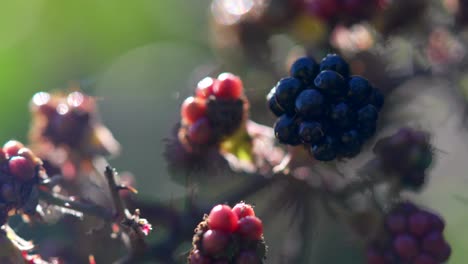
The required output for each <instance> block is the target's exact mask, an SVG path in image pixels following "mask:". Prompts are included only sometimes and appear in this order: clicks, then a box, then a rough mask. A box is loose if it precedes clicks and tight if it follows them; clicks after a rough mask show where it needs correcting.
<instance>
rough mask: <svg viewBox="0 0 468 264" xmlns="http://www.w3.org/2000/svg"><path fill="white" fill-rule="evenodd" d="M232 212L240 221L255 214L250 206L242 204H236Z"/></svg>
mask: <svg viewBox="0 0 468 264" xmlns="http://www.w3.org/2000/svg"><path fill="white" fill-rule="evenodd" d="M232 211H233V212H234V213H235V214H236V215H237V217H238V218H239V219H242V218H244V217H246V216H255V212H254V210H253V208H252V206H251V205H250V204H246V203H244V202H241V203H238V204H236V205H235V206H234V207H233V208H232Z"/></svg>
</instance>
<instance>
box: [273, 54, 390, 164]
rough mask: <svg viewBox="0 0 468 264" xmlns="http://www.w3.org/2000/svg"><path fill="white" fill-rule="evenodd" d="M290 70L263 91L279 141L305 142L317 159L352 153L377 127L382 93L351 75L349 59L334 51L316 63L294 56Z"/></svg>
mask: <svg viewBox="0 0 468 264" xmlns="http://www.w3.org/2000/svg"><path fill="white" fill-rule="evenodd" d="M290 76H291V77H287V78H283V79H281V80H280V81H279V82H278V83H277V84H276V86H275V87H273V89H272V90H271V91H270V93H269V95H268V96H267V100H268V105H269V107H270V110H271V111H272V112H273V113H274V114H275V115H276V116H277V117H279V119H278V120H277V122H276V124H275V136H276V138H277V139H278V140H279V141H280V143H283V144H288V145H292V146H296V145H300V144H304V145H305V146H307V147H309V148H310V152H311V154H312V155H313V156H314V158H315V159H317V160H320V161H331V160H334V159H336V158H341V157H344V158H352V157H354V156H356V155H357V154H359V152H360V151H361V146H362V145H363V143H364V142H365V141H366V140H367V139H368V138H370V137H372V136H373V135H374V133H375V131H376V126H377V119H378V116H379V111H380V109H381V107H382V106H383V103H384V97H383V94H382V93H381V92H380V91H379V90H377V89H375V88H373V87H372V85H371V84H370V83H369V82H368V81H367V80H366V79H365V78H363V77H361V76H350V69H349V65H348V63H346V61H345V60H344V59H343V58H341V57H340V56H338V55H336V54H329V55H327V56H326V57H325V58H324V59H323V60H322V62H321V63H320V64H317V63H316V62H315V60H314V59H312V58H310V57H303V58H299V59H298V60H296V61H295V62H294V63H293V65H292V66H291V70H290Z"/></svg>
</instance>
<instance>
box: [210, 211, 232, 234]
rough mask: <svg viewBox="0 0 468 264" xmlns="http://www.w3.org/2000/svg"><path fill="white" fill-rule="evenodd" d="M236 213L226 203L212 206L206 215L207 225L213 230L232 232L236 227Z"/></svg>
mask: <svg viewBox="0 0 468 264" xmlns="http://www.w3.org/2000/svg"><path fill="white" fill-rule="evenodd" d="M237 221H238V218H237V215H236V214H235V213H234V212H232V210H231V207H229V206H227V205H221V204H220V205H217V206H215V207H213V209H212V210H211V212H210V214H209V215H208V226H209V227H210V228H211V229H213V230H221V231H225V232H228V233H232V232H234V231H235V230H236V229H237V226H238V224H237Z"/></svg>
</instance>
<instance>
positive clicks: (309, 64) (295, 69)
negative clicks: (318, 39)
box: [290, 57, 319, 85]
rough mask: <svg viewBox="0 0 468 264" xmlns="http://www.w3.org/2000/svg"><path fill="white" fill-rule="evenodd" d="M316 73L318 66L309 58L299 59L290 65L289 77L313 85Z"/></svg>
mask: <svg viewBox="0 0 468 264" xmlns="http://www.w3.org/2000/svg"><path fill="white" fill-rule="evenodd" d="M318 73H319V65H318V64H317V62H315V60H314V59H313V58H310V57H302V58H299V59H297V60H296V61H295V62H294V63H293V64H292V65H291V70H290V75H291V76H292V77H294V78H297V79H299V80H301V81H302V82H303V83H305V84H307V85H311V84H313V83H314V78H315V76H317V74H318Z"/></svg>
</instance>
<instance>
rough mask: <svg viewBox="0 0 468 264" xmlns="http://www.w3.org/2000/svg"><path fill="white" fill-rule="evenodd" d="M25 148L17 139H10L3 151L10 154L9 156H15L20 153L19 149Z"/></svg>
mask: <svg viewBox="0 0 468 264" xmlns="http://www.w3.org/2000/svg"><path fill="white" fill-rule="evenodd" d="M22 148H24V145H23V144H22V143H21V142H19V141H16V140H9V141H8V142H7V143H5V144H4V145H3V151H4V152H5V153H6V154H7V155H8V157H10V158H11V157H13V156H16V155H18V151H19V150H20V149H22Z"/></svg>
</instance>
